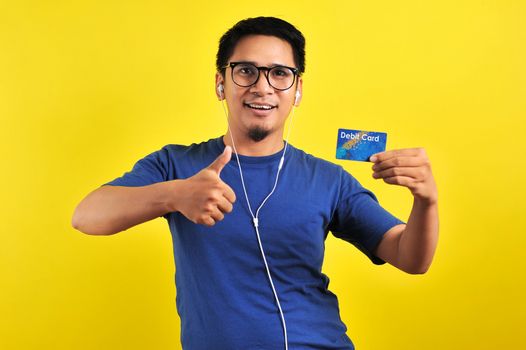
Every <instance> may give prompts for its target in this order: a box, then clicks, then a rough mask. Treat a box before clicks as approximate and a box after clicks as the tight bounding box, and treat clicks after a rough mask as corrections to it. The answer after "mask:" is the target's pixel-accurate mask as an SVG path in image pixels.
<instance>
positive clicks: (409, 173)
mask: <svg viewBox="0 0 526 350" xmlns="http://www.w3.org/2000/svg"><path fill="white" fill-rule="evenodd" d="M393 176H404V177H408V178H411V179H412V180H413V181H424V180H425V171H424V170H423V169H422V168H420V167H412V168H398V167H397V168H389V169H386V170H382V171H378V172H374V173H373V177H374V178H375V179H386V178H389V177H393Z"/></svg>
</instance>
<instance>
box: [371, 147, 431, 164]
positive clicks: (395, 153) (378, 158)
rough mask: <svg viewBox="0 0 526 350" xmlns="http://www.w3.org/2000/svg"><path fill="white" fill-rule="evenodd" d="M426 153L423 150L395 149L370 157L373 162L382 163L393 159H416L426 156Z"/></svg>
mask: <svg viewBox="0 0 526 350" xmlns="http://www.w3.org/2000/svg"><path fill="white" fill-rule="evenodd" d="M425 155H426V152H425V150H424V149H423V148H421V147H419V148H401V149H395V150H390V151H385V152H380V153H376V154H373V155H372V156H371V157H369V160H370V161H371V162H375V163H377V162H382V161H384V160H387V159H391V158H393V157H399V156H402V157H404V156H405V157H414V156H425Z"/></svg>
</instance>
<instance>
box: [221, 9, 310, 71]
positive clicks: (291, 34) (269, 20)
mask: <svg viewBox="0 0 526 350" xmlns="http://www.w3.org/2000/svg"><path fill="white" fill-rule="evenodd" d="M248 35H268V36H275V37H277V38H280V39H283V40H285V41H287V42H288V43H289V45H290V46H291V47H292V51H293V55H294V63H295V65H296V67H297V68H298V70H299V73H300V75H301V74H303V73H304V72H305V38H304V37H303V34H301V32H300V31H299V30H297V29H296V27H294V26H293V25H292V24H290V23H289V22H286V21H284V20H282V19H279V18H275V17H256V18H247V19H244V20H242V21H239V22H237V23H236V25H234V26H233V27H232V28H230V29H229V30H228V31H227V32H226V33H225V34H223V36H222V37H221V39H220V40H219V49H218V51H217V56H216V69H217V71H218V72H219V73H222V74H223V75H224V74H225V69H224V68H223V67H225V66H226V65H227V64H228V59H229V58H230V56H232V53H233V52H234V48H235V47H236V45H237V43H238V41H239V40H241V39H242V38H243V37H245V36H248Z"/></svg>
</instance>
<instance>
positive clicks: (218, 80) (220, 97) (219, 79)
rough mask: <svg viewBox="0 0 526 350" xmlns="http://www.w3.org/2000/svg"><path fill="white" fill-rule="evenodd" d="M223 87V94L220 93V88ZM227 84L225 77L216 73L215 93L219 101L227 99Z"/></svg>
mask: <svg viewBox="0 0 526 350" xmlns="http://www.w3.org/2000/svg"><path fill="white" fill-rule="evenodd" d="M220 85H222V86H223V92H220V90H219V86H220ZM224 88H225V82H224V80H223V76H222V75H221V73H216V82H215V89H214V90H215V92H216V96H217V99H218V100H219V101H221V100H223V99H224V98H225V90H224Z"/></svg>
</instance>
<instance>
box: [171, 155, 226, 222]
mask: <svg viewBox="0 0 526 350" xmlns="http://www.w3.org/2000/svg"><path fill="white" fill-rule="evenodd" d="M231 157H232V148H231V147H230V146H226V147H225V150H224V151H223V153H222V154H221V155H220V156H219V157H217V159H216V160H214V162H212V164H210V165H209V166H208V167H206V168H204V169H203V170H201V171H200V172H198V173H197V174H195V175H194V176H192V177H189V178H187V179H185V180H181V181H179V184H178V185H179V186H178V188H177V192H178V196H177V197H178V201H177V203H176V204H175V210H176V211H179V212H180V213H181V214H183V215H184V216H185V217H186V218H187V219H189V220H190V221H192V222H194V223H196V224H203V225H207V226H213V225H214V224H215V223H216V222H218V221H221V220H223V218H224V214H225V213H230V212H231V211H232V204H233V203H234V202H235V201H236V195H235V193H234V191H233V190H232V188H231V187H230V186H228V185H227V184H226V183H224V182H223V180H221V178H220V177H219V175H220V173H221V170H222V169H223V168H224V166H225V165H226V164H228V162H229V161H230V158H231Z"/></svg>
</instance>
